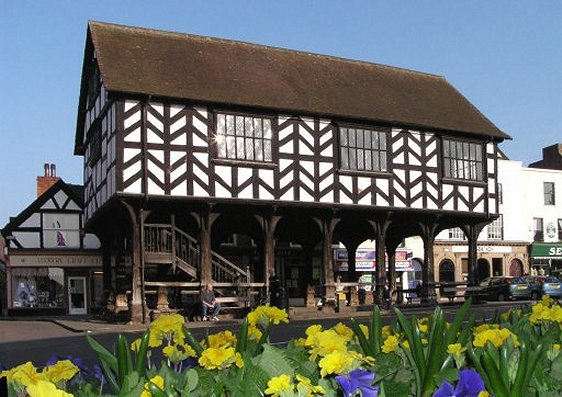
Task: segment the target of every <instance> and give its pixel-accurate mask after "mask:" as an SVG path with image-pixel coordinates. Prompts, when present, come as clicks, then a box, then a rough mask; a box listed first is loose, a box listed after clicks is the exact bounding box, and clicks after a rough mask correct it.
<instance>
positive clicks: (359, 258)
mask: <svg viewBox="0 0 562 397" xmlns="http://www.w3.org/2000/svg"><path fill="white" fill-rule="evenodd" d="M385 258H386V255H385ZM375 259H376V252H375V251H374V250H364V249H358V250H357V251H356V252H355V270H356V271H358V272H374V271H376V269H377V266H376V260H375ZM394 259H395V262H394V269H395V270H396V271H397V272H405V271H414V265H413V264H412V251H411V250H399V251H396V254H395V255H394ZM386 260H387V261H388V258H386ZM334 268H335V270H336V271H338V272H347V271H348V268H349V266H348V254H347V250H346V249H345V248H337V249H336V250H335V253H334ZM386 268H387V270H388V263H387V265H386Z"/></svg>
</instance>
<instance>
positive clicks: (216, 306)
mask: <svg viewBox="0 0 562 397" xmlns="http://www.w3.org/2000/svg"><path fill="white" fill-rule="evenodd" d="M199 300H201V316H202V319H203V321H207V320H209V318H208V317H207V313H208V312H209V311H210V310H212V312H213V314H212V320H214V321H218V319H219V312H220V310H221V305H220V303H218V302H217V301H216V299H215V293H214V292H213V285H212V284H210V283H208V284H207V285H205V288H203V289H202V290H201V293H200V294H199Z"/></svg>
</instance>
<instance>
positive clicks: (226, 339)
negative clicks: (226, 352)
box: [207, 330, 236, 347]
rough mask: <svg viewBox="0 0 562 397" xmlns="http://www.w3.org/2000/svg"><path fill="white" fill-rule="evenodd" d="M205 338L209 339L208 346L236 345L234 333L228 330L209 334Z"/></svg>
mask: <svg viewBox="0 0 562 397" xmlns="http://www.w3.org/2000/svg"><path fill="white" fill-rule="evenodd" d="M207 339H208V341H209V347H219V346H225V347H231V346H236V335H234V334H233V333H232V332H231V331H228V330H226V331H222V332H219V333H216V334H213V335H209V336H208V337H207Z"/></svg>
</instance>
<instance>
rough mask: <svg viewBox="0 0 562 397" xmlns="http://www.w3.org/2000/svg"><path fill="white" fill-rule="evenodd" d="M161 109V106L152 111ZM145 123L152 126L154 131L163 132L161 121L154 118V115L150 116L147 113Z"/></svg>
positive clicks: (150, 114)
mask: <svg viewBox="0 0 562 397" xmlns="http://www.w3.org/2000/svg"><path fill="white" fill-rule="evenodd" d="M158 108H161V106H159V107H153V109H156V110H157V109H158ZM146 121H148V122H149V123H150V124H152V125H153V126H154V128H155V129H156V131H159V132H162V131H164V124H163V123H162V121H160V120H159V119H158V118H157V117H156V116H154V114H152V113H151V112H147V114H146Z"/></svg>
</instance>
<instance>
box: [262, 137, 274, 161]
mask: <svg viewBox="0 0 562 397" xmlns="http://www.w3.org/2000/svg"><path fill="white" fill-rule="evenodd" d="M263 145H264V147H263V156H264V160H265V161H272V160H273V158H272V156H271V141H264V142H263Z"/></svg>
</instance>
